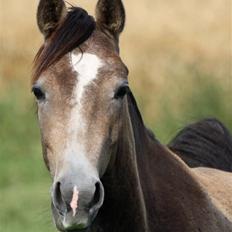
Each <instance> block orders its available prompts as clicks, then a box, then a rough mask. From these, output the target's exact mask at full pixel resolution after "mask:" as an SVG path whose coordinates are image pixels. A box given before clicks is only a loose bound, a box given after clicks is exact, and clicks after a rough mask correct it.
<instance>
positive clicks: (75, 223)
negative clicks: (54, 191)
mask: <svg viewBox="0 0 232 232" xmlns="http://www.w3.org/2000/svg"><path fill="white" fill-rule="evenodd" d="M52 213H53V221H54V224H55V225H56V228H57V229H58V230H59V231H61V232H89V231H90V227H91V226H92V223H93V222H94V219H95V218H96V216H97V214H98V210H97V211H95V212H94V213H91V212H86V211H84V210H83V211H79V212H78V213H77V215H76V216H73V214H72V212H70V213H67V214H66V215H61V214H60V213H59V212H58V211H57V209H56V208H55V207H54V205H53V204H52Z"/></svg>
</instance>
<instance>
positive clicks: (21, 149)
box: [0, 82, 55, 232]
mask: <svg viewBox="0 0 232 232" xmlns="http://www.w3.org/2000/svg"><path fill="white" fill-rule="evenodd" d="M4 92H5V93H4V94H3V96H2V97H1V98H0V109H1V110H0V141H1V143H0V160H1V162H0V193H1V194H0V202H1V204H0V205H1V210H0V231H5V232H12V231H35V232H36V231H38V232H39V231H40V232H41V231H55V230H54V227H53V226H52V223H51V218H50V208H49V205H50V202H49V185H50V184H49V182H50V181H49V175H48V172H47V171H46V170H45V167H44V165H43V160H42V155H41V148H40V144H39V130H38V127H37V124H36V114H35V107H34V106H33V103H32V99H31V100H30V99H29V98H28V96H29V94H25V93H27V92H29V90H28V89H27V88H26V86H25V84H22V83H17V82H16V83H14V84H13V85H12V84H11V85H9V86H7V87H6V89H5V90H4Z"/></svg>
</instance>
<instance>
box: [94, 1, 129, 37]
mask: <svg viewBox="0 0 232 232" xmlns="http://www.w3.org/2000/svg"><path fill="white" fill-rule="evenodd" d="M96 19H97V23H98V25H99V26H100V27H101V28H102V29H104V30H107V31H108V32H110V33H111V34H112V35H113V36H114V37H115V38H116V39H118V37H119V34H120V33H121V32H122V31H123V29H124V25H125V9H124V6H123V3H122V0H98V3H97V6H96Z"/></svg>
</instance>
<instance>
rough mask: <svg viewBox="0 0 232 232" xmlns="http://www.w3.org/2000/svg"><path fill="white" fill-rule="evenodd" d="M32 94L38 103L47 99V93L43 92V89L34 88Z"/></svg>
mask: <svg viewBox="0 0 232 232" xmlns="http://www.w3.org/2000/svg"><path fill="white" fill-rule="evenodd" d="M32 92H33V93H34V95H35V97H36V99H37V100H38V101H41V100H44V99H45V93H44V92H43V91H42V90H41V88H39V87H33V88H32Z"/></svg>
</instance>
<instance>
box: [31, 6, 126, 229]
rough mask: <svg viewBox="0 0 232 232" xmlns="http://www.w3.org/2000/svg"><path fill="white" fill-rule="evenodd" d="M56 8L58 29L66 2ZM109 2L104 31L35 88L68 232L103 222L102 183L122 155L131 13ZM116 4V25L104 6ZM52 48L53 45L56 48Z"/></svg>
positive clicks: (61, 222) (58, 212)
mask: <svg viewBox="0 0 232 232" xmlns="http://www.w3.org/2000/svg"><path fill="white" fill-rule="evenodd" d="M48 2H49V1H41V2H40V6H39V10H38V20H39V21H38V24H39V27H40V30H41V31H42V32H43V34H44V35H45V38H46V39H45V46H46V43H47V42H46V41H47V40H48V41H49V36H50V34H49V33H51V36H52V32H51V31H53V29H52V28H50V29H49V30H47V27H45V26H44V25H48V22H47V21H46V20H47V19H48V18H47V15H48V13H49V12H50V11H51V9H52V8H51V6H53V5H51V6H50V7H48V8H49V12H47V13H46V9H47V8H46V7H47V5H46V4H48ZM56 2H58V3H57V4H59V5H58V6H59V7H55V8H54V11H55V13H54V12H53V13H54V14H53V15H55V16H56V18H55V19H56V20H55V19H54V21H52V22H53V23H54V22H58V21H59V20H57V18H59V17H63V15H64V12H66V10H65V9H63V8H64V7H65V5H64V4H63V2H62V1H56ZM110 2H111V1H99V2H98V7H97V23H98V26H97V29H95V30H94V31H93V33H92V35H91V36H90V37H89V38H88V40H87V41H85V42H84V43H83V44H81V46H80V47H79V48H76V49H74V50H72V51H70V52H68V53H67V54H65V55H64V56H63V57H62V58H60V59H59V60H58V61H57V62H56V63H54V64H52V65H51V66H50V67H49V68H48V69H47V70H45V71H43V72H42V73H41V74H40V75H39V76H38V78H36V79H35V80H34V83H33V88H32V89H33V92H34V94H35V96H36V99H37V105H38V120H39V125H40V130H41V138H42V147H43V154H44V159H45V163H46V165H47V167H48V169H49V171H50V173H51V176H52V178H53V185H52V191H51V193H52V194H51V195H52V196H51V197H52V211H53V216H54V221H55V223H56V225H57V228H58V229H59V230H61V231H69V230H70V231H73V230H78V229H85V228H87V227H89V226H90V225H91V223H92V222H93V220H94V218H95V217H96V215H97V213H98V211H99V209H100V207H101V206H102V204H103V201H104V186H103V185H102V183H101V180H100V179H101V177H102V176H103V175H104V173H105V172H106V169H107V167H108V165H109V163H110V160H111V158H112V156H113V154H114V153H115V151H116V146H117V141H118V136H119V131H120V128H121V124H122V123H121V117H120V116H121V112H122V106H123V104H124V103H125V98H124V96H125V95H126V93H127V91H128V83H127V74H128V73H127V68H126V67H125V65H124V64H123V62H122V61H121V59H120V57H119V55H118V49H117V48H118V44H117V40H118V34H119V33H120V32H121V30H122V27H123V25H124V20H122V17H124V15H122V16H120V15H121V14H123V13H124V11H123V7H122V4H121V1H112V2H111V3H110ZM45 3H46V4H45ZM109 4H115V6H117V7H115V9H116V10H117V11H118V13H117V17H116V16H115V12H110V14H111V15H112V17H111V19H112V20H113V21H110V22H111V23H108V22H109V20H108V19H107V18H106V17H110V15H107V16H106V12H105V11H104V10H103V12H102V9H103V8H104V7H106V8H104V9H107V8H108V7H109V9H112V8H111V7H112V6H111V7H110V6H109ZM62 7H63V8H62ZM99 7H100V8H99ZM61 8H62V9H61ZM58 10H59V11H58ZM120 12H121V13H120ZM108 13H109V12H108ZM113 13H114V14H113ZM119 13H120V14H119ZM67 14H68V13H67ZM45 16H46V17H45ZM119 16H120V17H119ZM118 17H119V18H118ZM41 20H42V22H41ZM49 20H52V17H50V19H49ZM115 20H116V21H115ZM105 22H107V24H105ZM115 23H116V24H115ZM51 25H54V24H52V23H51ZM115 25H117V26H115ZM101 27H102V28H103V27H104V28H105V31H104V32H103V31H102V29H99V28H101ZM51 38H52V37H51ZM53 42H54V41H52V39H50V41H49V43H51V44H52V43H53Z"/></svg>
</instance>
